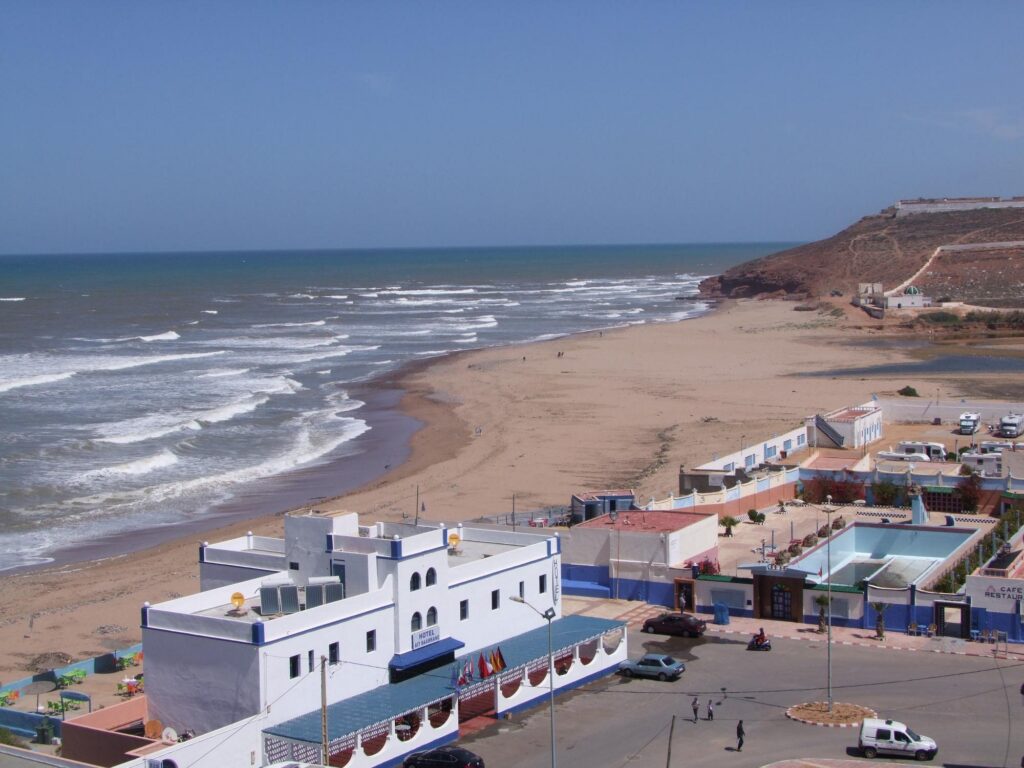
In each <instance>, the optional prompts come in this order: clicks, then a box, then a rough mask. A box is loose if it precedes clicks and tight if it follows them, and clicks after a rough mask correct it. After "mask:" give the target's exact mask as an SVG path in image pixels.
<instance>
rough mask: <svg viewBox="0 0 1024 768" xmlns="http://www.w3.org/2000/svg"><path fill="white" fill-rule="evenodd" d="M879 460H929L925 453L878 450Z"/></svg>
mask: <svg viewBox="0 0 1024 768" xmlns="http://www.w3.org/2000/svg"><path fill="white" fill-rule="evenodd" d="M878 458H879V460H881V461H923V462H929V461H931V459H930V458H928V454H927V453H900V452H899V451H879V452H878Z"/></svg>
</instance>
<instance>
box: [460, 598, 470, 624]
mask: <svg viewBox="0 0 1024 768" xmlns="http://www.w3.org/2000/svg"><path fill="white" fill-rule="evenodd" d="M468 618H469V600H460V601H459V620H460V621H465V620H466V619H468Z"/></svg>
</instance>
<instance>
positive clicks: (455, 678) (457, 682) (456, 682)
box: [451, 664, 462, 688]
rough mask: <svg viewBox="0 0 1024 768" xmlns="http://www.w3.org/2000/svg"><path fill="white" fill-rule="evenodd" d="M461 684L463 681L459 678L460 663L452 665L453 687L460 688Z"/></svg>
mask: <svg viewBox="0 0 1024 768" xmlns="http://www.w3.org/2000/svg"><path fill="white" fill-rule="evenodd" d="M461 684H462V683H461V681H460V680H459V665H458V664H456V665H454V666H453V667H452V679H451V686H452V688H458V687H459V686H460V685H461Z"/></svg>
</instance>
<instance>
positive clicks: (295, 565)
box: [288, 562, 299, 571]
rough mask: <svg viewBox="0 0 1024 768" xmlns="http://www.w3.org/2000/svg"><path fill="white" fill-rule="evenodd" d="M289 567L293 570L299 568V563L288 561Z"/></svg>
mask: <svg viewBox="0 0 1024 768" xmlns="http://www.w3.org/2000/svg"><path fill="white" fill-rule="evenodd" d="M288 568H289V569H290V570H293V571H297V570H299V564H298V563H295V562H290V563H288Z"/></svg>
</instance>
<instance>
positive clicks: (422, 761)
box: [402, 747, 484, 768]
mask: <svg viewBox="0 0 1024 768" xmlns="http://www.w3.org/2000/svg"><path fill="white" fill-rule="evenodd" d="M402 766H403V767H404V768H484V760H483V758H482V757H480V756H479V755H474V754H473V753H472V752H470V751H469V750H468V749H463V748H462V747H438V748H437V749H428V750H427V751H426V752H415V753H413V754H411V755H409V756H408V757H407V758H405V761H404V762H403V763H402Z"/></svg>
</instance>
